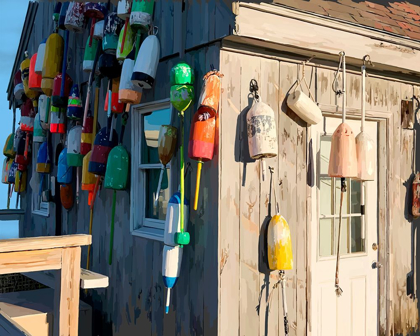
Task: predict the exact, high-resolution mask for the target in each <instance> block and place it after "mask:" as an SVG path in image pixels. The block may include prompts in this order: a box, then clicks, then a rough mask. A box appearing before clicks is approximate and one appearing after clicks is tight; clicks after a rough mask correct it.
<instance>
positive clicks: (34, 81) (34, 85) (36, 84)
mask: <svg viewBox="0 0 420 336" xmlns="http://www.w3.org/2000/svg"><path fill="white" fill-rule="evenodd" d="M36 60H37V54H34V55H32V57H31V62H30V65H29V81H28V84H29V89H30V90H33V91H39V92H41V91H42V89H41V81H42V75H39V74H37V73H36V72H35V64H36Z"/></svg>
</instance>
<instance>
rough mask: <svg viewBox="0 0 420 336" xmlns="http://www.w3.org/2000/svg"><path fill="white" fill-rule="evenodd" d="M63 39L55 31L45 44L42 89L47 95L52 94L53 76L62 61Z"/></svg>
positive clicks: (57, 71) (58, 70) (59, 68)
mask: <svg viewBox="0 0 420 336" xmlns="http://www.w3.org/2000/svg"><path fill="white" fill-rule="evenodd" d="M63 48H64V40H63V38H62V37H61V36H60V35H58V34H57V33H53V34H51V35H50V36H49V37H48V39H47V43H46V46H45V57H44V63H43V66H42V81H41V88H42V91H43V92H44V93H45V94H46V95H47V96H49V97H51V95H52V89H53V85H54V78H55V76H57V74H58V73H59V72H60V70H61V65H62V62H63Z"/></svg>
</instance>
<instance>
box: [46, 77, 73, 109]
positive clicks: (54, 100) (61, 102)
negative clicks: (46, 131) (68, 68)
mask: <svg viewBox="0 0 420 336" xmlns="http://www.w3.org/2000/svg"><path fill="white" fill-rule="evenodd" d="M62 81H63V74H62V73H61V72H60V73H59V74H57V76H55V78H54V86H53V91H52V96H51V104H52V105H53V106H55V107H62V108H65V107H66V106H67V101H68V96H69V95H70V89H71V87H72V85H73V80H72V79H71V77H70V76H69V75H68V74H67V73H66V79H65V82H64V94H63V95H62V96H61V84H62Z"/></svg>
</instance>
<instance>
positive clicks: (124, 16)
mask: <svg viewBox="0 0 420 336" xmlns="http://www.w3.org/2000/svg"><path fill="white" fill-rule="evenodd" d="M130 13H131V3H130V1H126V0H123V1H119V2H118V7H117V15H118V17H119V18H120V19H121V20H123V21H125V22H124V27H123V29H122V30H121V33H120V37H119V39H118V48H117V58H118V59H119V58H120V57H119V56H118V55H119V54H125V56H124V58H123V59H125V57H126V56H127V55H128V53H129V52H130V51H131V48H132V45H133V43H134V33H133V31H132V29H131V25H130ZM128 29H130V31H131V35H132V36H131V39H132V41H128V39H129V38H130V37H129V36H128ZM127 44H128V45H127ZM126 48H127V52H126V53H124V50H125V49H126Z"/></svg>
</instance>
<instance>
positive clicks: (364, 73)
mask: <svg viewBox="0 0 420 336" xmlns="http://www.w3.org/2000/svg"><path fill="white" fill-rule="evenodd" d="M365 88H366V66H365V65H362V123H361V127H360V131H361V132H363V131H364V129H365V117H366V92H365Z"/></svg>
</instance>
